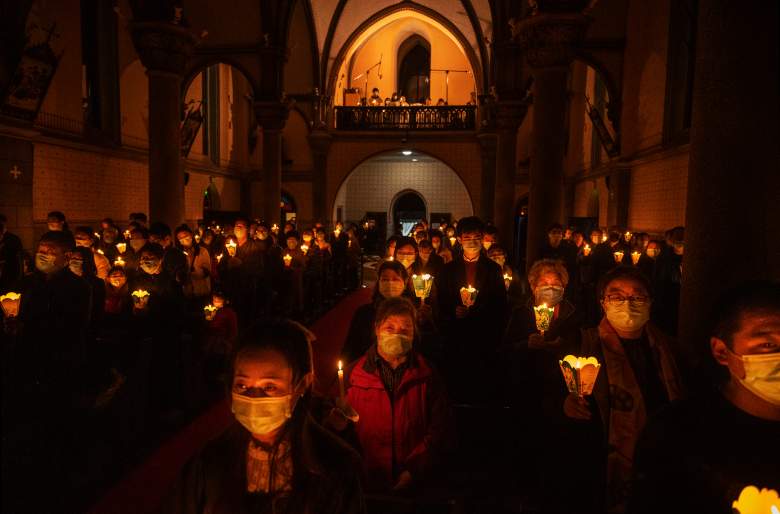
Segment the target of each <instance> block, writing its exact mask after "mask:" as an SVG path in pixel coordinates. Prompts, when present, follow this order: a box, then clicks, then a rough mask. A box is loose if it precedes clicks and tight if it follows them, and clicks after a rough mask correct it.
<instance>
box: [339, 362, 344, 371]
mask: <svg viewBox="0 0 780 514" xmlns="http://www.w3.org/2000/svg"><path fill="white" fill-rule="evenodd" d="M343 369H344V366H343V364H342V363H341V361H339V371H341V370H343Z"/></svg>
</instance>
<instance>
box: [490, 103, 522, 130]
mask: <svg viewBox="0 0 780 514" xmlns="http://www.w3.org/2000/svg"><path fill="white" fill-rule="evenodd" d="M527 112H528V102H527V101H524V100H509V101H501V102H498V104H497V105H496V128H497V129H498V130H501V131H505V130H508V131H516V130H517V129H518V127H519V126H520V125H521V124H522V123H523V120H524V119H525V115H526V113H527Z"/></svg>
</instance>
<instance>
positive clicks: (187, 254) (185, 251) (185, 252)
mask: <svg viewBox="0 0 780 514" xmlns="http://www.w3.org/2000/svg"><path fill="white" fill-rule="evenodd" d="M182 253H184V255H186V256H187V257H189V256H190V254H189V253H188V252H187V250H184V252H182Z"/></svg>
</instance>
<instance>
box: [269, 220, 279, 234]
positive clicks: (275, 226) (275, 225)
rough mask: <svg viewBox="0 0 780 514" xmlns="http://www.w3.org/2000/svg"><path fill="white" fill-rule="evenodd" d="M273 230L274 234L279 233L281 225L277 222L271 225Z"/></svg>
mask: <svg viewBox="0 0 780 514" xmlns="http://www.w3.org/2000/svg"><path fill="white" fill-rule="evenodd" d="M271 232H273V233H274V234H278V233H279V225H277V224H276V223H274V224H273V225H271Z"/></svg>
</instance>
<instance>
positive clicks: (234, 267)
mask: <svg viewBox="0 0 780 514" xmlns="http://www.w3.org/2000/svg"><path fill="white" fill-rule="evenodd" d="M257 231H258V234H267V232H266V227H265V226H264V225H259V226H258V229H257ZM233 234H234V236H233V237H234V238H233V239H230V241H231V242H235V244H236V249H235V255H233V256H232V257H231V256H230V252H229V251H228V249H227V246H224V247H223V248H224V251H225V252H224V254H223V255H224V257H223V259H222V262H221V266H220V267H219V270H220V271H219V274H220V278H221V280H222V281H223V286H224V287H225V292H226V293H227V294H228V295H229V296H230V298H232V300H233V306H234V307H235V309H236V312H237V313H238V321H239V323H240V324H241V325H242V326H246V325H247V324H249V323H250V322H251V320H252V319H254V318H255V317H256V316H257V315H258V314H259V313H261V312H263V313H264V312H268V311H269V309H270V303H271V301H272V299H273V293H272V292H273V291H274V289H273V286H274V285H275V282H274V281H276V280H279V276H280V275H281V273H282V266H283V265H282V262H281V256H280V255H279V251H278V250H279V249H278V248H276V247H275V246H273V245H272V244H271V241H270V239H268V238H266V239H265V240H261V241H255V240H253V239H249V220H247V219H246V218H243V217H239V218H236V220H235V223H234V225H233ZM226 245H227V242H226ZM215 251H218V250H215Z"/></svg>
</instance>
